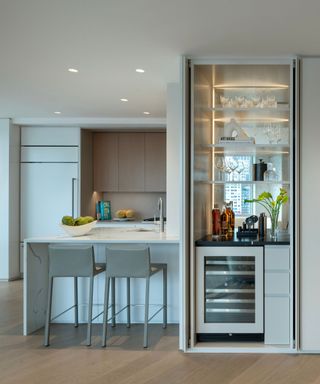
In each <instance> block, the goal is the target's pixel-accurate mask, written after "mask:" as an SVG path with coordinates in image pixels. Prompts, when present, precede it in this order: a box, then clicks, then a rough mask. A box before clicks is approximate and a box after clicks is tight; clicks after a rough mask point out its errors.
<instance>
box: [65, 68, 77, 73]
mask: <svg viewBox="0 0 320 384" xmlns="http://www.w3.org/2000/svg"><path fill="white" fill-rule="evenodd" d="M68 71H69V72H72V73H78V72H79V70H78V69H76V68H68Z"/></svg>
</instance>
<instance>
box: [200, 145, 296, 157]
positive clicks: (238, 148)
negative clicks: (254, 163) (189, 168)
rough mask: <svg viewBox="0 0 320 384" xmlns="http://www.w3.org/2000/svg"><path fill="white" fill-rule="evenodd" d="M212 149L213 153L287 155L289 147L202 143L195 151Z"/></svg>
mask: <svg viewBox="0 0 320 384" xmlns="http://www.w3.org/2000/svg"><path fill="white" fill-rule="evenodd" d="M205 149H207V150H210V149H213V150H214V154H215V155H219V154H221V155H236V156H241V155H255V154H259V155H270V156H271V155H289V153H290V147H289V145H288V144H250V143H239V142H234V143H233V142H232V143H226V144H203V145H201V147H200V148H197V149H196V152H199V153H201V150H205Z"/></svg>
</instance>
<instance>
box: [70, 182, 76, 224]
mask: <svg viewBox="0 0 320 384" xmlns="http://www.w3.org/2000/svg"><path fill="white" fill-rule="evenodd" d="M76 180H77V179H76V178H75V177H73V178H72V207H71V211H72V217H73V218H74V190H75V187H74V183H75V181H76Z"/></svg>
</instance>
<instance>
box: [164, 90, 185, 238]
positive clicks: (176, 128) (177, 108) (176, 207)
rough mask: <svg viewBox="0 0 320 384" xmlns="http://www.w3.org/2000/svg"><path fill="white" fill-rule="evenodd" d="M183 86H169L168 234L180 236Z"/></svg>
mask: <svg viewBox="0 0 320 384" xmlns="http://www.w3.org/2000/svg"><path fill="white" fill-rule="evenodd" d="M181 119H182V110H181V86H180V84H176V83H171V84H168V86H167V233H168V234H170V235H175V236H180V215H181V196H180V187H181V182H182V181H181V163H180V161H181V141H182V137H181V125H182V120H181Z"/></svg>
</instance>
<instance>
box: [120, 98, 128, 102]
mask: <svg viewBox="0 0 320 384" xmlns="http://www.w3.org/2000/svg"><path fill="white" fill-rule="evenodd" d="M120 101H124V102H125V101H129V100H128V99H125V98H122V99H120Z"/></svg>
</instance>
